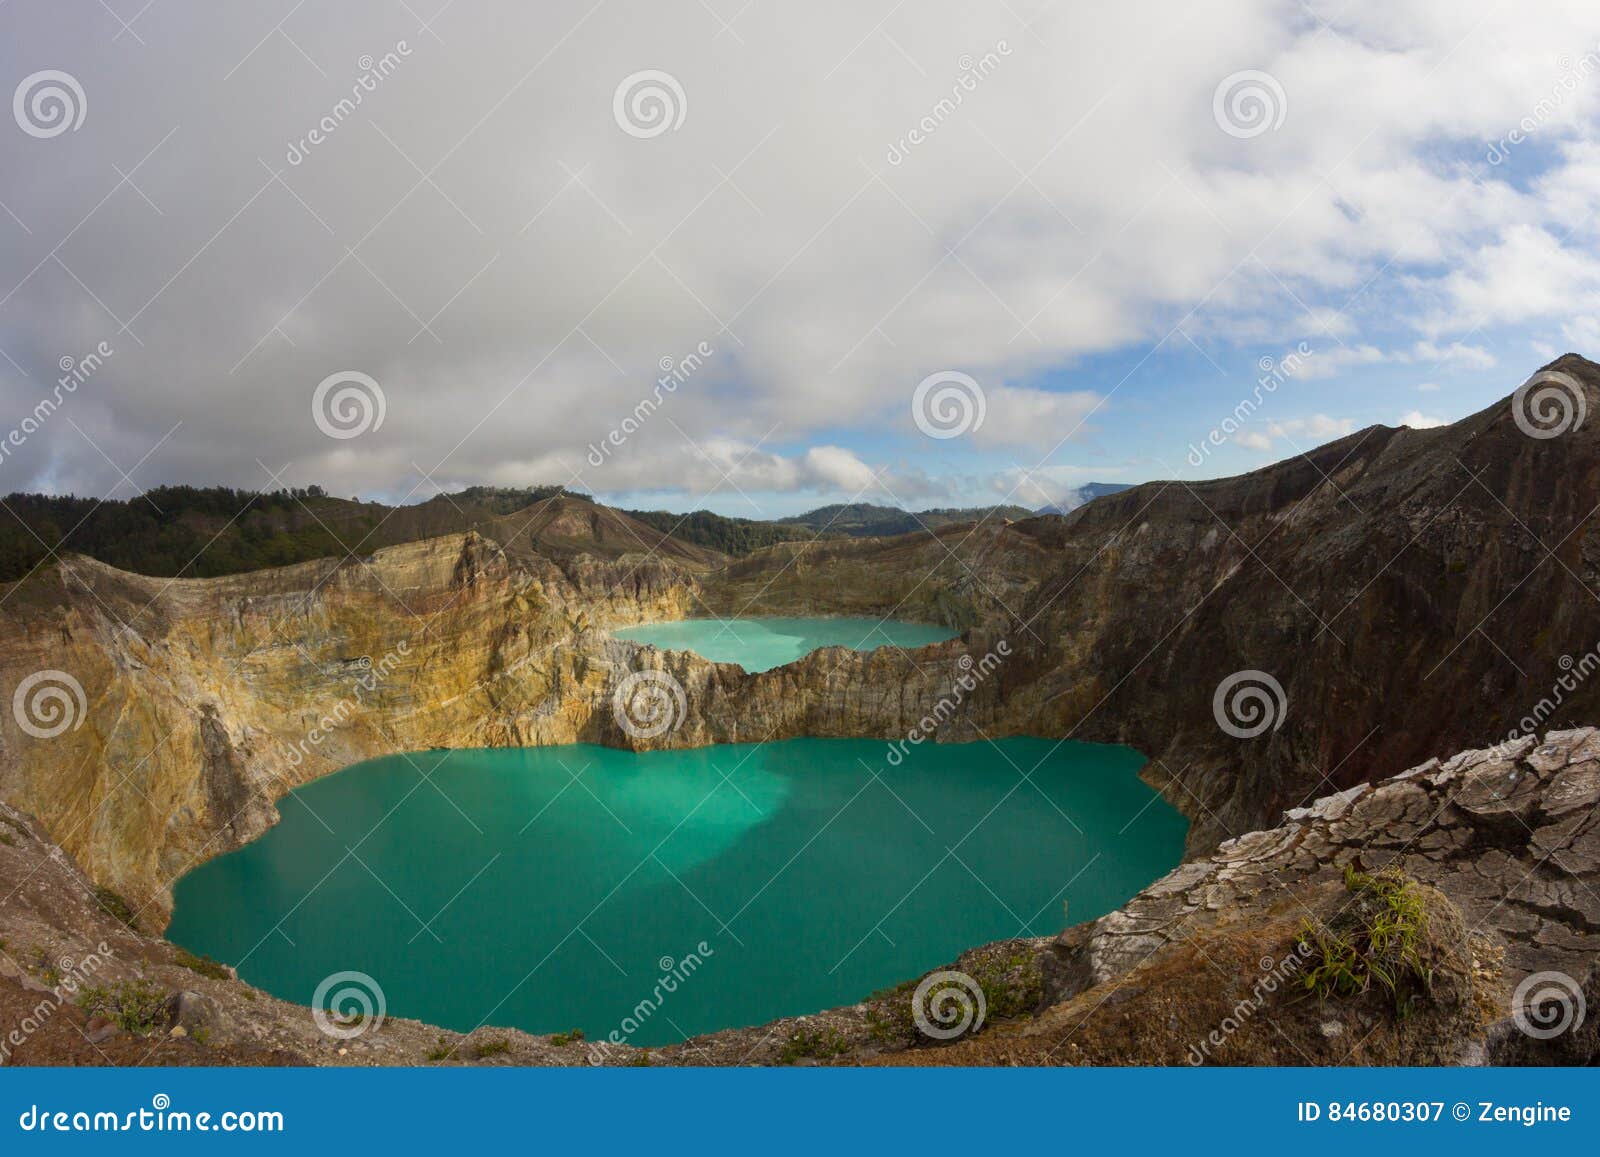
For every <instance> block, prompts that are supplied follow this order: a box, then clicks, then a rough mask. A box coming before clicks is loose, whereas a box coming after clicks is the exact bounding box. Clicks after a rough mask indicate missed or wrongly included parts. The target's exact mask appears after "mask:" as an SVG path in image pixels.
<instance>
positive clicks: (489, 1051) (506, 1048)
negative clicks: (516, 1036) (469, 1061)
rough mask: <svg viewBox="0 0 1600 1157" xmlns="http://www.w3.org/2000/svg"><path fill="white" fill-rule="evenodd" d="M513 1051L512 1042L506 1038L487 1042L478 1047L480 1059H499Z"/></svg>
mask: <svg viewBox="0 0 1600 1157" xmlns="http://www.w3.org/2000/svg"><path fill="white" fill-rule="evenodd" d="M510 1051H511V1042H510V1041H508V1040H507V1039H506V1038H505V1037H499V1038H497V1039H495V1040H486V1041H484V1042H483V1043H482V1044H480V1045H478V1046H477V1052H478V1056H479V1057H498V1056H502V1055H504V1054H505V1053H508V1052H510Z"/></svg>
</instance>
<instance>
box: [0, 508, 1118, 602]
mask: <svg viewBox="0 0 1600 1157" xmlns="http://www.w3.org/2000/svg"><path fill="white" fill-rule="evenodd" d="M1096 485H1098V484H1096ZM1113 489H1116V488H1113ZM553 499H564V500H569V501H573V502H587V503H591V504H595V500H594V498H593V497H592V496H591V495H588V494H583V493H579V492H575V491H570V490H564V489H562V488H561V487H559V486H532V487H496V486H470V487H467V488H466V489H464V490H460V491H456V492H454V493H448V494H437V495H434V496H432V497H430V498H428V499H427V500H426V501H422V502H416V503H409V504H404V505H398V506H391V505H387V504H385V503H382V502H369V501H364V500H362V499H360V498H336V497H334V496H332V495H330V494H328V493H327V491H326V490H324V489H323V488H322V487H320V486H307V487H296V488H286V489H279V490H270V491H248V490H235V489H232V488H230V487H226V486H210V487H198V486H161V487H156V488H155V489H152V490H148V491H146V492H144V493H143V494H140V495H138V496H137V497H134V498H128V499H96V498H82V497H77V496H75V495H64V496H63V495H47V494H23V493H17V494H9V495H7V496H5V497H4V498H0V506H3V508H4V509H5V511H6V512H7V514H8V515H9V517H8V518H6V519H5V520H4V521H3V522H0V583H3V582H16V581H17V580H19V579H22V578H24V577H26V576H28V575H29V574H31V573H33V572H34V571H36V570H37V569H38V568H39V567H40V566H41V565H43V564H44V563H46V562H48V561H49V560H50V559H51V558H52V557H55V556H59V555H63V554H68V553H77V554H86V555H88V556H89V557H90V558H93V559H97V560H99V561H100V562H103V563H108V564H109V565H111V566H114V567H117V568H119V569H121V570H128V571H133V572H135V573H137V574H144V575H152V576H156V577H161V578H173V577H176V576H179V575H186V576H191V577H195V578H212V577H217V576H220V575H230V574H246V573H248V572H250V571H254V570H265V569H267V568H269V567H279V566H292V565H293V564H295V563H301V562H310V561H312V560H313V559H319V558H330V557H331V558H341V557H344V556H346V555H349V554H354V555H357V556H360V555H366V554H371V553H372V552H373V551H374V550H379V549H381V548H383V547H386V546H397V545H399V544H401V543H405V542H417V541H419V540H422V539H426V538H435V537H438V536H439V535H443V534H459V533H463V532H465V531H468V530H482V529H483V528H484V527H486V526H487V525H489V524H490V523H492V522H494V521H496V520H498V519H503V518H505V517H507V516H510V515H513V514H516V513H518V512H520V511H525V510H529V509H531V508H533V507H537V506H540V505H542V504H544V503H547V502H549V501H551V500H553ZM596 505H598V504H596ZM617 513H619V514H620V515H622V516H625V517H627V518H629V519H631V520H633V522H635V523H637V524H640V525H642V526H644V527H649V528H650V531H649V532H641V533H640V535H639V541H640V544H641V545H640V549H648V542H650V541H654V540H658V539H659V538H661V537H662V536H670V537H671V538H673V539H674V540H676V541H677V542H680V543H684V544H688V545H690V546H694V547H700V548H703V549H705V550H709V551H714V552H716V553H718V554H724V555H729V556H732V557H735V558H742V557H744V556H745V555H748V554H751V553H752V552H754V551H758V550H761V549H763V548H765V547H769V546H772V545H774V544H776V543H781V542H805V541H809V540H811V539H815V538H819V537H821V538H845V537H857V536H867V535H895V534H910V533H913V532H917V531H925V530H934V529H937V528H940V527H944V526H950V525H952V524H955V523H963V522H966V523H970V522H976V521H980V520H986V519H991V518H996V517H999V518H1002V519H1018V518H1029V517H1032V514H1033V512H1031V511H1029V510H1027V509H1025V508H1023V507H1019V506H1002V507H979V508H973V509H954V508H939V509H934V510H926V511H920V512H916V513H913V512H910V511H906V510H901V509H899V508H898V507H889V506H873V505H870V504H864V503H863V504H855V505H851V506H825V507H821V508H820V509H817V510H813V511H811V512H809V513H807V514H802V515H797V516H795V517H793V518H786V519H782V520H778V521H767V520H761V519H750V518H731V517H728V516H726V515H721V514H714V513H712V512H711V511H709V510H696V511H693V512H691V513H689V514H677V513H673V512H670V511H665V510H623V511H619V512H617ZM1040 513H1060V511H1057V510H1053V509H1050V510H1044V511H1041V512H1040Z"/></svg>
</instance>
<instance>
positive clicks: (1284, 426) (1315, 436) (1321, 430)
mask: <svg viewBox="0 0 1600 1157" xmlns="http://www.w3.org/2000/svg"><path fill="white" fill-rule="evenodd" d="M1267 428H1268V430H1269V431H1270V432H1271V433H1272V435H1273V436H1274V437H1278V438H1292V439H1295V440H1296V441H1304V440H1305V439H1308V438H1309V439H1310V440H1312V441H1313V442H1315V443H1317V444H1321V443H1323V442H1327V441H1330V440H1332V439H1334V438H1342V437H1344V436H1345V435H1346V434H1348V433H1350V432H1351V431H1353V430H1354V429H1355V428H1356V424H1355V423H1354V422H1353V421H1351V420H1350V419H1349V418H1330V417H1328V415H1326V414H1313V415H1312V416H1311V417H1309V418H1289V419H1287V420H1286V421H1282V422H1272V423H1270V424H1269V425H1268V427H1267Z"/></svg>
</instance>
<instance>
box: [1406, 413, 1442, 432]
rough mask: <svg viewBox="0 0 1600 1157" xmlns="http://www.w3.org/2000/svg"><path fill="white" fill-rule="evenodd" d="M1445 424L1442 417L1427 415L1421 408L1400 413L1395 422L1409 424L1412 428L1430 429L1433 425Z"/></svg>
mask: <svg viewBox="0 0 1600 1157" xmlns="http://www.w3.org/2000/svg"><path fill="white" fill-rule="evenodd" d="M1445 424H1446V423H1445V420H1444V419H1443V418H1433V417H1429V416H1428V415H1427V414H1424V413H1423V412H1422V411H1421V410H1412V411H1410V412H1409V413H1406V414H1402V415H1401V416H1400V419H1399V420H1398V421H1397V422H1395V425H1397V426H1410V427H1411V428H1412V429H1413V430H1430V429H1432V428H1433V427H1435V426H1443V425H1445Z"/></svg>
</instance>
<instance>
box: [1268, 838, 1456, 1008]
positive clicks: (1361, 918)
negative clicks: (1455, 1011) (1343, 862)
mask: <svg viewBox="0 0 1600 1157" xmlns="http://www.w3.org/2000/svg"><path fill="white" fill-rule="evenodd" d="M1344 886H1345V889H1346V890H1347V891H1348V892H1350V893H1351V895H1352V897H1353V899H1352V900H1351V901H1350V902H1349V903H1348V904H1346V905H1345V907H1344V908H1343V909H1341V911H1340V912H1339V913H1338V914H1337V915H1336V916H1335V917H1334V919H1333V922H1332V924H1325V923H1323V922H1321V921H1313V920H1311V919H1307V920H1305V921H1304V923H1303V924H1302V925H1301V928H1300V935H1299V938H1298V941H1297V947H1298V948H1299V950H1300V953H1301V955H1302V956H1304V957H1305V958H1306V960H1307V961H1308V962H1309V966H1308V967H1307V969H1306V971H1305V974H1304V976H1303V977H1302V983H1303V984H1304V985H1305V987H1306V990H1307V991H1308V992H1310V993H1311V994H1313V995H1315V996H1316V997H1317V998H1318V999H1319V1000H1327V999H1329V998H1330V997H1353V996H1360V995H1362V994H1363V993H1366V992H1369V991H1371V990H1372V989H1374V988H1376V989H1378V990H1380V991H1382V992H1383V993H1385V994H1386V995H1387V996H1388V997H1389V999H1390V1000H1392V1001H1393V1002H1394V1010H1395V1015H1397V1016H1399V1017H1401V1018H1402V1019H1404V1018H1405V1017H1407V1016H1409V1015H1410V1014H1411V1013H1412V1012H1413V1011H1414V1010H1415V1008H1416V1007H1417V1005H1418V1004H1419V1003H1420V1002H1421V1001H1423V1000H1424V999H1426V998H1427V997H1429V996H1430V995H1432V991H1433V969H1432V968H1431V967H1430V966H1429V965H1428V963H1427V962H1426V961H1425V960H1424V959H1423V956H1422V952H1423V947H1424V942H1425V940H1426V936H1427V931H1428V910H1427V903H1426V901H1425V900H1424V899H1423V895H1422V892H1421V891H1420V890H1419V889H1418V887H1417V885H1416V884H1415V883H1413V882H1412V881H1411V880H1409V879H1407V878H1406V876H1405V875H1404V874H1403V873H1401V872H1400V870H1399V869H1398V868H1392V867H1391V868H1385V869H1384V870H1383V871H1381V872H1377V873H1371V874H1369V873H1367V872H1362V871H1358V870H1357V869H1356V868H1354V867H1353V866H1347V867H1346V868H1345V870H1344Z"/></svg>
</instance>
